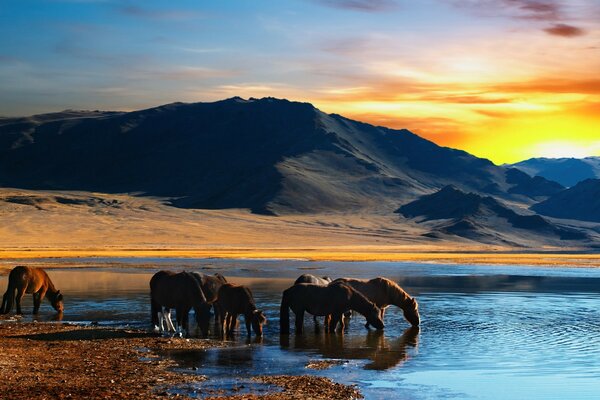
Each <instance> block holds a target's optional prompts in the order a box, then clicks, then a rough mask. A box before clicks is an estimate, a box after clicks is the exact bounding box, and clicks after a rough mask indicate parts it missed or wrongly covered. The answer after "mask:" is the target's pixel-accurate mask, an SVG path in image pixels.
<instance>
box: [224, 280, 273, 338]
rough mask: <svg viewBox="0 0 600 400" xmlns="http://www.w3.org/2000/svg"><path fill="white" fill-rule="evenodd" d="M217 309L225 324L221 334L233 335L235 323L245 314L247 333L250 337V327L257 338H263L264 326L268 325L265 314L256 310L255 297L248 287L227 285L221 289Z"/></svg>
mask: <svg viewBox="0 0 600 400" xmlns="http://www.w3.org/2000/svg"><path fill="white" fill-rule="evenodd" d="M216 308H217V309H218V311H219V313H220V319H221V323H222V324H223V327H222V330H221V334H222V335H223V336H226V335H232V334H233V329H234V328H235V322H236V321H237V317H238V315H240V314H244V322H246V332H247V334H248V336H250V326H252V330H254V333H255V334H256V336H259V337H260V336H262V333H263V329H262V326H263V325H264V324H266V323H267V318H266V317H265V314H264V313H263V312H262V311H261V310H258V309H257V308H256V303H255V302H254V296H252V292H251V291H250V289H249V288H248V287H246V286H242V285H233V284H231V283H225V284H223V285H222V286H221V287H220V288H219V293H218V298H217V302H216Z"/></svg>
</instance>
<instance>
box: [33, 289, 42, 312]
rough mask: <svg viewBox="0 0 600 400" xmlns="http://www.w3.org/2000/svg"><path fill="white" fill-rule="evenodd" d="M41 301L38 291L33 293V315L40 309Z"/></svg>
mask: <svg viewBox="0 0 600 400" xmlns="http://www.w3.org/2000/svg"><path fill="white" fill-rule="evenodd" d="M41 303H42V297H41V295H40V292H37V293H34V294H33V315H36V314H37V313H38V311H39V310H40V305H41Z"/></svg>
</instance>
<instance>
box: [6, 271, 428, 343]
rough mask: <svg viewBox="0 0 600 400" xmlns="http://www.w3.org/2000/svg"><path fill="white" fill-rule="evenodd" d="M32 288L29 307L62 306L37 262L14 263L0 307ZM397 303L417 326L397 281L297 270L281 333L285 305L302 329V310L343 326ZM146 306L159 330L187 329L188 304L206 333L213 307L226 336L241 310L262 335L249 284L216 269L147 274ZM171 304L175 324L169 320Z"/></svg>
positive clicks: (378, 317)
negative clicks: (353, 316) (46, 303)
mask: <svg viewBox="0 0 600 400" xmlns="http://www.w3.org/2000/svg"><path fill="white" fill-rule="evenodd" d="M26 293H27V294H33V300H34V308H33V313H34V314H36V313H37V312H38V310H39V307H40V303H41V301H42V299H43V298H44V297H46V298H48V300H49V301H50V303H51V304H52V307H54V309H55V310H56V311H58V312H59V313H62V311H63V307H64V306H63V296H62V294H61V293H60V291H59V290H57V289H56V288H55V287H54V284H53V283H52V281H51V280H50V277H49V276H48V274H47V273H46V272H45V271H44V270H42V269H40V268H31V267H24V266H19V267H15V268H14V269H13V270H11V272H10V274H9V277H8V288H7V290H6V293H4V296H3V299H2V307H1V308H0V313H2V314H7V313H9V312H10V311H11V309H12V306H13V303H14V302H16V305H17V313H18V314H21V299H22V298H23V296H24V295H25V294H26ZM390 305H394V306H397V307H399V308H400V309H401V310H402V312H403V315H404V318H405V319H406V320H407V321H408V322H409V323H410V324H411V325H412V326H414V327H417V326H419V323H420V317H419V306H418V303H417V301H416V300H415V299H414V298H413V297H411V296H409V295H408V293H406V292H405V291H404V290H403V289H402V288H401V287H400V286H399V285H398V284H396V283H395V282H393V281H391V280H389V279H387V278H382V277H377V278H373V279H369V280H362V279H352V278H339V279H335V280H332V279H330V278H328V277H317V276H314V275H310V274H304V275H301V276H300V277H299V278H298V279H297V280H296V281H295V282H294V284H293V285H292V286H291V287H289V288H288V289H286V290H284V291H283V295H282V298H281V307H280V319H279V321H280V333H281V334H289V333H290V312H289V311H290V310H292V311H293V313H294V314H295V333H296V334H301V333H302V332H303V329H304V327H303V321H304V314H305V313H309V314H312V315H313V317H314V321H315V324H316V323H317V317H325V322H324V325H325V330H326V331H327V332H330V333H333V332H336V330H337V329H340V330H341V331H342V332H343V331H344V328H345V327H346V326H347V324H348V321H349V319H350V315H351V312H352V311H354V312H357V313H359V314H362V315H363V316H364V317H365V318H366V325H365V326H366V327H367V328H368V327H370V326H372V327H374V328H375V329H378V330H381V329H383V328H384V323H383V317H384V313H385V310H386V308H387V307H388V306H390ZM150 308H151V319H152V325H153V327H154V329H155V330H156V331H158V332H162V333H169V332H175V333H177V334H180V335H187V334H188V333H189V322H188V319H189V318H188V317H189V312H190V311H191V310H192V309H193V310H194V313H195V317H196V324H197V327H198V329H199V330H200V331H201V333H202V335H204V336H207V335H208V334H209V327H210V320H211V318H212V316H213V313H211V309H212V310H214V319H215V326H216V327H217V330H218V331H219V332H218V333H219V334H220V335H221V336H223V337H225V336H230V335H232V334H233V332H234V330H235V328H236V325H237V320H238V317H239V315H241V314H243V315H244V321H245V324H246V333H247V335H248V336H250V335H251V330H252V331H254V333H255V335H257V336H262V334H263V325H264V324H265V323H266V322H267V319H266V317H265V314H264V313H263V312H262V311H261V310H259V309H258V308H257V307H256V303H255V301H254V297H253V295H252V292H251V290H250V289H249V288H248V287H247V286H243V285H234V284H232V283H229V282H227V280H226V279H225V277H224V276H223V275H221V274H219V273H216V274H214V275H207V274H202V273H198V272H188V271H183V272H178V273H176V272H172V271H159V272H157V273H156V274H154V275H153V276H152V278H151V279H150ZM173 309H174V310H175V317H176V318H175V319H176V326H174V325H173V323H172V321H171V310H173Z"/></svg>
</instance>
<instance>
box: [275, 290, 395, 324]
mask: <svg viewBox="0 0 600 400" xmlns="http://www.w3.org/2000/svg"><path fill="white" fill-rule="evenodd" d="M290 308H291V309H292V311H293V312H294V314H295V315H296V334H301V333H302V331H303V329H304V326H303V325H304V312H305V311H306V312H308V313H310V314H312V315H318V316H326V315H331V321H330V323H329V326H328V327H326V328H327V330H328V331H329V332H335V328H336V326H337V324H338V322H339V323H341V325H342V331H343V330H344V321H343V319H342V314H343V313H344V312H346V311H348V310H354V311H357V312H359V313H361V314H362V315H364V316H365V317H366V318H367V321H369V322H370V323H371V324H372V325H373V326H374V327H376V328H377V329H383V327H384V325H383V321H382V320H381V318H380V317H379V315H380V310H379V308H377V306H376V305H375V304H373V303H372V302H371V301H369V300H368V299H367V298H366V297H365V296H363V295H362V294H361V293H359V292H358V291H356V290H354V289H353V288H352V287H350V286H347V285H342V284H340V285H328V286H321V285H315V284H311V283H299V284H297V285H294V286H292V287H290V288H288V289H286V290H284V292H283V297H282V298H281V307H280V309H279V317H280V318H279V324H280V325H279V327H280V331H281V334H288V333H289V332H290V315H289V310H290Z"/></svg>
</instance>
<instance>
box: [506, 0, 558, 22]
mask: <svg viewBox="0 0 600 400" xmlns="http://www.w3.org/2000/svg"><path fill="white" fill-rule="evenodd" d="M502 3H504V4H505V5H506V6H508V7H509V8H513V9H515V10H516V11H518V12H519V13H520V15H519V17H520V18H525V19H534V20H540V21H556V20H557V19H560V18H561V10H560V6H559V5H558V3H556V2H554V1H548V0H545V1H541V0H503V1H502Z"/></svg>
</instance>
